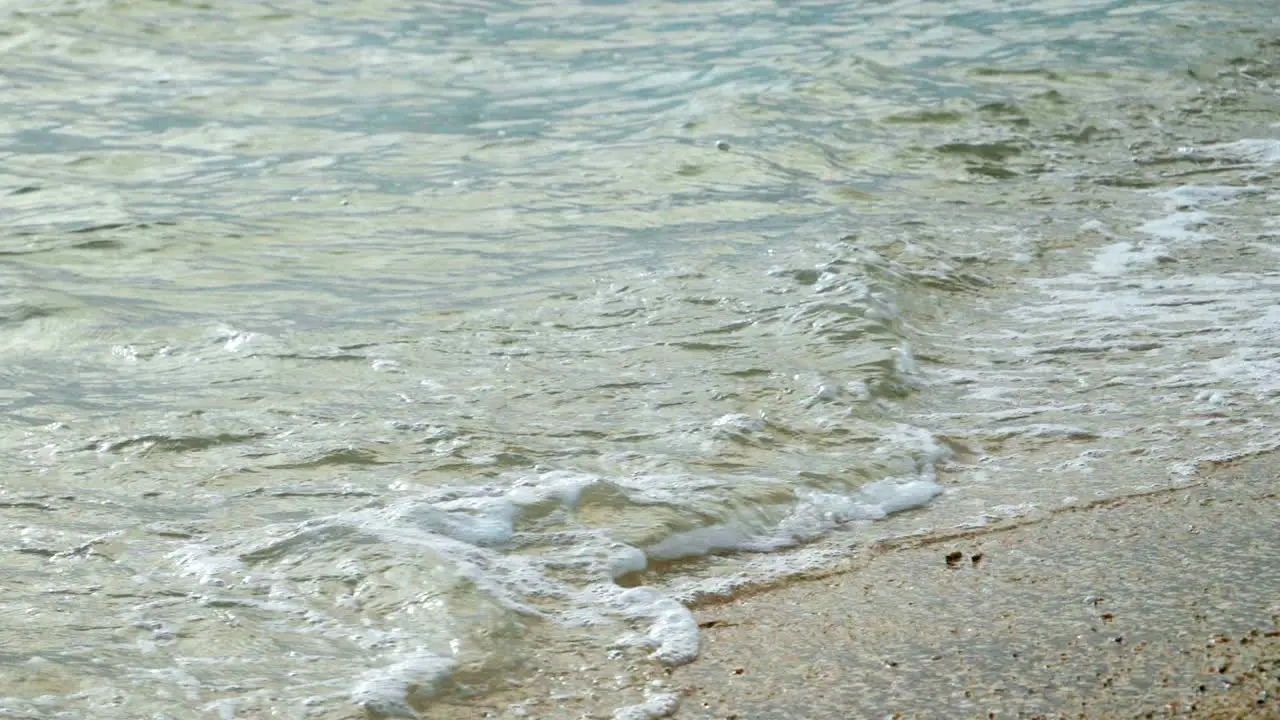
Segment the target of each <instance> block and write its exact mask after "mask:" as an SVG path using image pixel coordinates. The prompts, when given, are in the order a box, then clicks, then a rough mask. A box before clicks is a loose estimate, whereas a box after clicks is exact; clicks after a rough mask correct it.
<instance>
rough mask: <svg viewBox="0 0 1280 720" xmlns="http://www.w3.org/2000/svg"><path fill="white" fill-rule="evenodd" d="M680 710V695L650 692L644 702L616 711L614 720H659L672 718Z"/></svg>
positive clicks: (646, 694)
mask: <svg viewBox="0 0 1280 720" xmlns="http://www.w3.org/2000/svg"><path fill="white" fill-rule="evenodd" d="M678 709H680V696H679V695H678V694H676V693H665V692H652V691H649V692H646V693H645V699H644V702H642V703H639V704H636V705H628V706H626V707H621V708H618V709H617V710H614V711H613V720H658V719H659V718H665V717H671V716H672V715H674V714H675V712H676V710H678Z"/></svg>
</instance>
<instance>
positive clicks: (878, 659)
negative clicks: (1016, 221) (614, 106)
mask: <svg viewBox="0 0 1280 720" xmlns="http://www.w3.org/2000/svg"><path fill="white" fill-rule="evenodd" d="M1278 477H1280V460H1278V459H1277V457H1276V456H1275V455H1268V456H1262V457H1255V458H1252V459H1249V460H1246V461H1242V462H1239V463H1236V464H1233V465H1226V466H1219V467H1214V468H1208V469H1205V470H1204V471H1203V472H1202V473H1201V475H1200V477H1198V478H1197V479H1196V480H1195V482H1193V483H1190V484H1187V485H1183V486H1180V487H1177V488H1173V489H1166V490H1161V491H1155V492H1151V493H1147V494H1143V495H1138V496H1129V497H1124V498H1117V499H1111V500H1106V501H1102V502H1098V503H1094V504H1090V505H1083V506H1078V507H1073V508H1067V509H1063V510H1060V511H1057V512H1054V513H1051V514H1048V515H1047V516H1044V517H1041V518H1038V519H1024V520H1014V521H1009V522H1006V523H1004V524H1000V525H994V526H990V527H986V528H982V529H979V530H972V531H965V532H959V533H950V534H947V533H943V534H932V535H927V536H920V537H913V538H907V539H900V540H894V541H886V542H881V543H877V544H873V545H869V546H867V547H865V548H863V549H862V550H861V551H860V552H858V553H856V554H855V555H853V556H851V557H849V558H848V559H847V560H846V561H845V562H844V563H843V564H842V565H841V566H839V567H837V568H834V569H832V570H831V571H830V572H826V573H823V574H822V575H821V576H818V577H808V578H802V579H797V580H792V581H788V582H786V583H781V584H778V585H775V586H772V587H768V588H762V589H757V590H756V591H755V592H752V593H750V594H745V595H740V596H737V597H734V598H730V599H727V600H725V601H722V602H716V603H712V604H704V605H702V606H701V607H698V608H697V609H696V614H697V615H698V619H699V622H700V623H701V624H702V626H703V628H704V630H703V643H702V652H701V656H700V657H699V659H698V660H697V661H696V662H694V663H692V664H690V665H687V666H684V667H680V668H675V669H663V668H659V667H657V666H655V665H654V664H652V663H649V662H637V663H632V664H630V665H629V666H626V668H625V669H622V668H620V666H619V665H618V664H617V663H616V662H609V661H606V659H605V658H604V652H603V651H601V650H598V649H594V648H592V647H591V645H589V644H585V643H584V645H583V649H582V650H581V651H580V652H577V651H572V650H571V651H568V652H564V651H561V652H557V653H555V654H550V653H548V654H546V655H544V656H540V657H538V658H536V659H535V661H534V668H533V670H532V672H533V676H532V677H531V678H530V679H529V680H528V682H526V683H524V684H523V685H521V686H519V687H513V688H512V689H511V691H510V692H502V693H499V694H497V695H489V696H486V697H484V698H482V699H472V700H460V699H455V700H443V701H442V702H437V703H435V704H433V705H432V706H431V707H430V708H428V709H427V711H426V713H425V714H426V715H427V716H429V717H449V718H464V717H491V718H499V717H525V718H583V717H585V718H595V717H601V718H608V717H614V711H615V708H617V707H619V706H620V705H626V704H628V703H636V702H639V701H640V700H641V699H643V697H644V695H645V693H648V695H649V697H651V698H654V699H656V700H659V702H654V703H652V704H651V706H650V709H651V710H652V712H648V711H641V710H639V709H637V710H636V711H635V712H633V713H632V714H631V715H630V716H626V717H627V718H628V720H629V718H631V717H634V718H641V719H643V718H648V717H657V716H660V711H662V710H664V709H669V707H668V708H663V707H662V705H663V703H662V702H660V700H661V699H662V696H663V694H671V695H674V696H676V697H678V699H679V709H678V710H677V711H676V713H675V715H674V717H677V718H688V719H690V720H710V719H712V718H715V719H716V720H784V719H786V720H791V719H797V720H798V719H801V718H807V719H812V720H817V719H821V720H844V719H852V718H884V717H892V718H1113V717H1114V718H1123V717H1165V716H1176V717H1196V718H1223V719H1236V718H1280V483H1278V482H1277V478H1278ZM667 699H668V700H671V699H674V698H670V697H668V698H667ZM668 706H669V703H668ZM618 717H623V716H618Z"/></svg>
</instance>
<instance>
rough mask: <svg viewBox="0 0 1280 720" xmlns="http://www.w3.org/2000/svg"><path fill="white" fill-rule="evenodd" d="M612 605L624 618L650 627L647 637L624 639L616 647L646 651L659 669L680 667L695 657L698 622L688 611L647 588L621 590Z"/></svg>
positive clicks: (626, 637) (629, 636) (627, 637)
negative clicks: (645, 647)
mask: <svg viewBox="0 0 1280 720" xmlns="http://www.w3.org/2000/svg"><path fill="white" fill-rule="evenodd" d="M612 604H613V606H614V607H615V608H616V609H617V610H619V611H620V612H621V613H622V614H624V615H626V616H627V617H630V618H634V619H641V620H645V621H647V622H649V623H650V625H649V632H648V633H646V634H645V635H628V636H625V637H623V638H622V639H621V640H619V644H622V645H643V646H647V647H650V648H652V649H653V657H654V659H656V660H658V661H659V662H661V663H662V664H663V665H684V664H685V663H689V662H693V660H694V659H696V658H697V657H698V644H699V633H698V621H697V619H696V618H694V616H693V613H692V612H691V611H690V610H689V608H687V607H685V606H684V605H681V604H680V603H678V602H676V601H675V600H672V599H671V598H669V597H667V596H665V595H663V594H661V593H659V592H658V591H656V590H654V589H652V588H647V587H638V588H631V589H628V590H623V591H621V592H619V593H617V594H616V596H615V597H614V599H613V603H612Z"/></svg>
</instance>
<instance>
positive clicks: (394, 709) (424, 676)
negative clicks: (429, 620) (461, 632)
mask: <svg viewBox="0 0 1280 720" xmlns="http://www.w3.org/2000/svg"><path fill="white" fill-rule="evenodd" d="M455 665H456V662H455V661H454V660H453V658H448V657H442V656H439V655H435V654H433V653H429V652H420V653H416V654H414V655H411V656H409V657H406V658H405V659H403V660H401V661H399V662H397V663H395V664H393V665H390V666H388V667H384V668H378V669H375V670H370V671H369V672H367V673H365V674H364V676H363V677H361V678H360V681H359V682H358V683H357V684H356V686H355V687H354V688H353V689H352V690H351V701H352V702H353V703H355V704H356V706H358V707H360V708H362V709H364V710H366V711H372V712H375V713H379V714H382V715H385V716H388V717H394V718H416V717H418V713H417V711H416V710H414V708H413V704H414V703H421V702H423V701H425V700H426V699H427V698H429V697H431V696H432V695H434V694H435V692H436V690H437V688H438V686H439V685H440V684H441V683H442V682H444V681H445V680H446V679H447V678H448V677H449V676H450V674H452V673H453V669H454V667H455Z"/></svg>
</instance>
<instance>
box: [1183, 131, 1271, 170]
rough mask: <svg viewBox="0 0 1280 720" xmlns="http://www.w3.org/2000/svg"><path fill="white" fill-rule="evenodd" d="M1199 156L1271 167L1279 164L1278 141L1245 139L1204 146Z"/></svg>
mask: <svg viewBox="0 0 1280 720" xmlns="http://www.w3.org/2000/svg"><path fill="white" fill-rule="evenodd" d="M1199 154H1203V155H1207V156H1209V157H1212V158H1216V159H1221V160H1231V161H1234V162H1250V163H1261V164H1264V165H1273V164H1276V163H1280V140H1272V139H1261V138H1246V139H1244V140H1236V141H1234V142H1228V143H1218V144H1216V145H1205V146H1204V147H1202V148H1200V149H1199Z"/></svg>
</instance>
